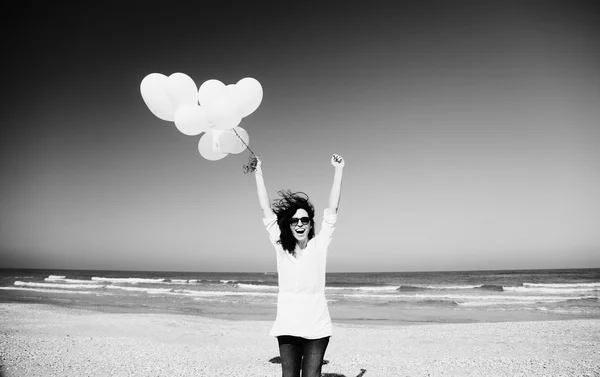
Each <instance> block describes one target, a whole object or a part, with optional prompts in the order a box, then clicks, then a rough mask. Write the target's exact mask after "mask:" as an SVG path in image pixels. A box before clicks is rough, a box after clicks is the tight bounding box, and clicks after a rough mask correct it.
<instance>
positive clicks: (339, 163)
mask: <svg viewBox="0 0 600 377" xmlns="http://www.w3.org/2000/svg"><path fill="white" fill-rule="evenodd" d="M331 165H333V167H334V168H336V169H337V168H343V167H344V166H345V165H346V162H345V161H344V159H343V158H342V156H340V155H339V154H335V153H334V154H333V156H331Z"/></svg>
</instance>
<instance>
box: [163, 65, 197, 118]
mask: <svg viewBox="0 0 600 377" xmlns="http://www.w3.org/2000/svg"><path fill="white" fill-rule="evenodd" d="M197 93H198V88H197V87H196V83H195V82H194V80H192V78H191V77H189V76H188V75H186V74H184V73H179V72H177V73H173V74H172V75H171V76H169V78H168V80H167V94H168V96H169V99H170V100H171V106H172V108H173V114H175V112H176V111H177V109H178V108H179V107H180V106H184V105H196V104H198V94H197Z"/></svg>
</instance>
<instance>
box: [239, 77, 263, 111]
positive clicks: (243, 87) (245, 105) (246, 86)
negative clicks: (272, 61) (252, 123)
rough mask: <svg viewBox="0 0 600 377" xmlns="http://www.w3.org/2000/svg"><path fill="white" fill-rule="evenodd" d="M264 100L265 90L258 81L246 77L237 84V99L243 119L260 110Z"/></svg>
mask: <svg viewBox="0 0 600 377" xmlns="http://www.w3.org/2000/svg"><path fill="white" fill-rule="evenodd" d="M262 98H263V89H262V86H261V85H260V83H259V82H258V80H256V79H254V78H252V77H246V78H243V79H241V80H240V81H238V82H237V84H235V99H236V102H237V104H238V106H239V108H240V111H241V112H242V116H243V117H246V116H248V115H250V114H252V113H253V112H254V111H255V110H256V109H258V106H260V103H261V102H262Z"/></svg>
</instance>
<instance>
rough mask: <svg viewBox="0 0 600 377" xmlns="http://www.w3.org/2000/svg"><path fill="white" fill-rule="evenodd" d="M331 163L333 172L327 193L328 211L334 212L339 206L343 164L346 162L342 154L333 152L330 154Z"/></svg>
mask: <svg viewBox="0 0 600 377" xmlns="http://www.w3.org/2000/svg"><path fill="white" fill-rule="evenodd" d="M331 165H333V167H334V168H335V173H334V175H333V186H332V187H331V194H329V212H330V213H332V214H335V213H337V210H338V207H339V206H340V196H341V194H342V176H343V174H344V166H345V165H346V163H345V161H344V159H343V158H342V156H340V155H337V154H334V155H333V156H331Z"/></svg>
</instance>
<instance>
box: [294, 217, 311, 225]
mask: <svg viewBox="0 0 600 377" xmlns="http://www.w3.org/2000/svg"><path fill="white" fill-rule="evenodd" d="M298 221H300V222H302V225H308V224H310V217H300V218H298V217H292V218H290V225H291V226H296V225H298Z"/></svg>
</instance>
